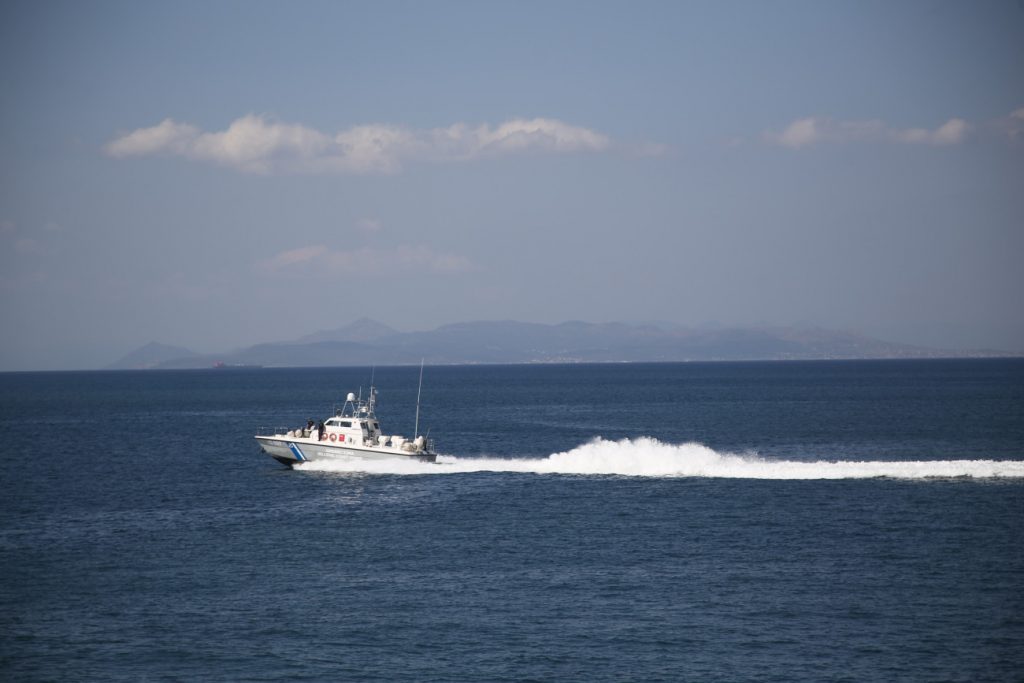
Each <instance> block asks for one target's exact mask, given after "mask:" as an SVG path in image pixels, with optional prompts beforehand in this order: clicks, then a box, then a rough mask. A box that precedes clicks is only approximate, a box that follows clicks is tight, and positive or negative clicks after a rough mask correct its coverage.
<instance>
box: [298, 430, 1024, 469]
mask: <svg viewBox="0 0 1024 683" xmlns="http://www.w3.org/2000/svg"><path fill="white" fill-rule="evenodd" d="M296 469H299V470H302V471H307V472H309V471H314V472H353V473H355V472H360V473H370V474H461V473H468V472H532V473H536V474H578V475H621V476H633V477H719V478H730V479H868V478H872V477H892V478H897V479H923V478H926V477H977V478H1024V461H1020V460H913V461H910V460H869V461H830V460H818V461H815V462H804V461H795V460H773V459H769V458H762V457H760V456H758V455H757V454H742V455H741V454H734V453H719V452H717V451H714V450H712V449H710V448H708V447H707V446H704V445H701V444H699V443H684V444H666V443H662V442H660V441H658V440H657V439H652V438H647V437H644V438H639V439H623V440H621V441H606V440H604V439H595V440H594V441H591V442H589V443H585V444H583V445H581V446H577V447H576V448H574V449H572V450H571V451H566V452H565V453H554V454H552V455H549V456H548V457H546V458H507V459H506V458H458V457H454V456H446V455H441V456H438V458H437V463H426V462H419V461H415V460H355V459H353V460H329V461H316V462H308V463H303V464H301V465H297V466H296Z"/></svg>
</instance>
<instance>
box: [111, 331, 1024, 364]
mask: <svg viewBox="0 0 1024 683" xmlns="http://www.w3.org/2000/svg"><path fill="white" fill-rule="evenodd" d="M1019 356H1020V354H1014V353H1008V352H1001V351H991V350H950V349H933V348H927V347H920V346H913V345H907V344H898V343H892V342H887V341H883V340H879V339H875V338H872V337H867V336H864V335H860V334H856V333H852V332H842V331H835V330H827V329H822V328H797V327H744V328H727V329H716V330H697V329H692V328H681V327H671V326H660V325H629V324H625V323H586V322H578V321H573V322H566V323H561V324H557V325H545V324H540V323H523V322H518V321H476V322H466V323H455V324H451V325H443V326H441V327H438V328H437V329H434V330H430V331H423V332H398V331H397V330H394V329H392V328H390V327H388V326H386V325H384V324H382V323H379V322H376V321H374V320H370V319H367V318H363V319H360V320H357V321H355V322H353V323H351V324H349V325H346V326H344V327H340V328H337V329H334V330H323V331H320V332H317V333H315V334H312V335H307V336H305V337H301V338H299V339H296V340H293V341H286V342H277V343H261V344H255V345H253V346H249V347H245V348H242V349H238V350H235V351H231V352H225V353H217V354H201V353H196V352H194V351H191V350H189V349H187V348H184V347H177V346H169V345H165V344H160V343H157V342H152V343H150V344H146V345H145V346H143V347H141V348H139V349H136V350H135V351H133V352H131V353H129V354H127V355H126V356H124V357H123V358H121V359H119V360H118V361H116V362H114V363H112V364H110V365H109V366H107V368H106V369H111V370H173V369H202V368H217V369H233V368H239V369H242V368H260V367H345V366H366V365H380V366H386V365H393V366H402V365H415V364H418V363H419V362H420V360H421V359H422V360H425V361H426V362H427V363H429V364H433V365H505V364H508V365H541V364H572V363H682V362H716V361H726V362H735V361H807V360H885V359H953V358H1015V357H1019Z"/></svg>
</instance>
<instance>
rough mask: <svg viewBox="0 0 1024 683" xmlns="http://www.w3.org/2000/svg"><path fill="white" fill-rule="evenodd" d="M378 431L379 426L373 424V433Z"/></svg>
mask: <svg viewBox="0 0 1024 683" xmlns="http://www.w3.org/2000/svg"><path fill="white" fill-rule="evenodd" d="M378 430H380V425H379V424H377V423H376V422H374V423H373V431H375V432H376V431H378Z"/></svg>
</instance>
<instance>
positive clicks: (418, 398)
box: [412, 358, 423, 439]
mask: <svg viewBox="0 0 1024 683" xmlns="http://www.w3.org/2000/svg"><path fill="white" fill-rule="evenodd" d="M422 391H423V359H422V358H420V387H419V389H417V390H416V428H415V429H414V430H413V436H412V438H413V439H416V438H418V437H419V435H420V393H421V392H422Z"/></svg>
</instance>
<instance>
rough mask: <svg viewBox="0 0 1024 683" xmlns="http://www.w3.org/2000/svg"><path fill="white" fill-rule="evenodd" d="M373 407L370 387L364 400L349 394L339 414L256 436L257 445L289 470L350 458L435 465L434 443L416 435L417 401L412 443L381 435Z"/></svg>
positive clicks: (417, 419) (375, 394)
mask: <svg viewBox="0 0 1024 683" xmlns="http://www.w3.org/2000/svg"><path fill="white" fill-rule="evenodd" d="M421 382H422V379H421ZM421 385H422V384H421ZM376 405H377V390H376V389H374V388H373V387H370V395H369V397H368V398H367V399H366V400H363V399H362V398H361V397H357V396H356V395H355V394H353V393H349V394H348V396H347V397H346V398H345V404H344V406H343V407H342V408H341V410H338V411H335V414H334V415H332V416H331V417H329V418H327V419H326V420H324V421H323V422H320V423H319V424H315V423H314V422H313V420H310V421H309V422H308V423H307V424H306V426H305V427H299V428H297V429H292V430H284V431H280V432H278V433H271V434H257V435H256V441H257V443H259V445H260V448H261V449H262V450H263V452H264V453H266V454H268V455H269V456H270V457H272V458H273V459H274V460H277V461H278V462H280V463H282V464H284V465H287V466H289V467H291V466H293V465H295V464H297V463H303V462H308V461H314V460H338V459H342V460H344V459H353V458H363V459H370V460H384V459H394V458H410V459H413V460H422V461H426V462H436V461H437V453H435V452H434V447H433V442H432V441H430V440H429V439H427V438H426V437H425V436H422V435H420V434H419V433H418V432H419V399H418V398H417V405H416V432H417V433H416V434H415V435H414V436H413V438H412V439H406V438H405V437H404V436H397V435H390V436H389V435H386V434H384V432H383V430H382V429H381V426H380V421H379V420H378V419H377V415H376V412H375V410H376Z"/></svg>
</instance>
